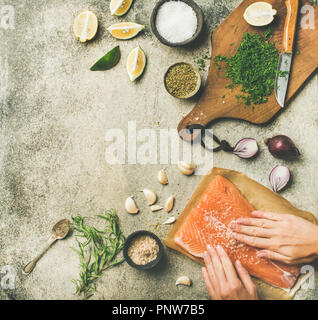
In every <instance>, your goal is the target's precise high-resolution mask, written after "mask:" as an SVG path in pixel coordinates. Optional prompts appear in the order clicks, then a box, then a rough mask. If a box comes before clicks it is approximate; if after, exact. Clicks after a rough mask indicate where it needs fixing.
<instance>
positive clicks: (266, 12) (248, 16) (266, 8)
mask: <svg viewBox="0 0 318 320" xmlns="http://www.w3.org/2000/svg"><path fill="white" fill-rule="evenodd" d="M276 13H277V11H276V10H275V9H273V7H272V5H271V4H270V3H267V2H255V3H253V4H251V5H250V6H249V7H247V9H246V10H245V12H244V19H245V20H246V22H247V23H248V24H250V25H252V26H255V27H261V26H266V25H268V24H270V23H271V22H272V21H273V20H274V16H275V14H276Z"/></svg>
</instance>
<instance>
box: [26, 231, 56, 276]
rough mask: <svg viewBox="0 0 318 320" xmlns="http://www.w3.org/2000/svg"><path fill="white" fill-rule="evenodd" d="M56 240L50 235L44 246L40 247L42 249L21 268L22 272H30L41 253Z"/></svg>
mask: <svg viewBox="0 0 318 320" xmlns="http://www.w3.org/2000/svg"><path fill="white" fill-rule="evenodd" d="M56 240H57V239H56V238H55V237H50V239H49V240H48V241H47V243H46V246H45V247H44V248H43V249H42V251H41V252H40V253H39V254H38V255H37V256H36V257H35V258H34V259H33V260H32V261H30V262H29V263H28V264H27V265H26V266H25V267H24V268H23V270H22V271H23V273H24V274H30V273H31V272H32V271H33V269H34V267H35V266H36V263H37V262H38V261H39V260H40V258H41V257H42V256H43V254H44V253H45V252H46V251H47V250H48V249H49V248H50V247H51V245H52V244H53V243H54V242H55V241H56Z"/></svg>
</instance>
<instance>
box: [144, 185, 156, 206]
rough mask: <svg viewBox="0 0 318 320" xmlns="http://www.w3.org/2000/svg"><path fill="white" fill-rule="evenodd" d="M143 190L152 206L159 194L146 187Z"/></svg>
mask: <svg viewBox="0 0 318 320" xmlns="http://www.w3.org/2000/svg"><path fill="white" fill-rule="evenodd" d="M142 192H143V193H144V195H145V198H146V199H147V201H148V204H149V205H150V206H151V205H152V204H154V203H155V202H156V201H157V195H156V193H155V192H154V191H152V190H150V189H144V190H142Z"/></svg>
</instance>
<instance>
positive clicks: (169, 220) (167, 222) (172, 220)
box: [163, 217, 176, 224]
mask: <svg viewBox="0 0 318 320" xmlns="http://www.w3.org/2000/svg"><path fill="white" fill-rule="evenodd" d="M175 222H176V218H175V217H170V218H169V219H167V220H166V221H165V222H164V223H163V224H172V223H175Z"/></svg>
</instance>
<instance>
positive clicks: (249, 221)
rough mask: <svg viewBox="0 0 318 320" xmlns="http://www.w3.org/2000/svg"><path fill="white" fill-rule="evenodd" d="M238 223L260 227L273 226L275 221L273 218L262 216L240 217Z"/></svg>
mask: <svg viewBox="0 0 318 320" xmlns="http://www.w3.org/2000/svg"><path fill="white" fill-rule="evenodd" d="M236 223H238V224H242V225H245V226H254V227H260V228H267V229H269V228H273V226H274V222H273V221H272V220H267V219H261V218H238V219H237V220H236Z"/></svg>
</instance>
